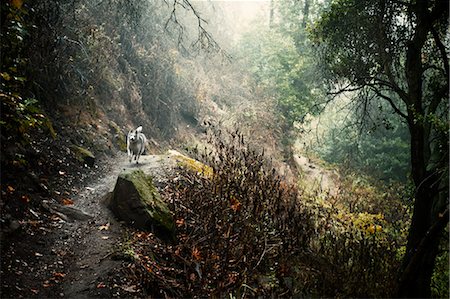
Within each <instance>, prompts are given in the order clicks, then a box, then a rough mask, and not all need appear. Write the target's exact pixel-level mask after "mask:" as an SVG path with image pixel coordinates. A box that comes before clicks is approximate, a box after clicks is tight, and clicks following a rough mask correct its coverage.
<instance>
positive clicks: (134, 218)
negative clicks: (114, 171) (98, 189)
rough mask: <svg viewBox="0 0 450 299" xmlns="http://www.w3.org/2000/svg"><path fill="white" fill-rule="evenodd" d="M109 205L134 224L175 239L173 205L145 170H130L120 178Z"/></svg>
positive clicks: (169, 238) (161, 235) (114, 211)
mask: <svg viewBox="0 0 450 299" xmlns="http://www.w3.org/2000/svg"><path fill="white" fill-rule="evenodd" d="M109 208H110V209H111V210H112V211H113V213H114V214H115V215H116V217H118V218H119V219H121V220H124V221H126V222H128V223H129V224H131V225H132V226H134V227H136V228H138V229H142V230H150V231H153V232H154V233H155V234H156V235H157V236H159V237H160V238H162V239H164V240H173V239H174V235H175V233H174V232H175V223H174V221H173V217H172V215H171V213H170V210H169V208H168V207H167V205H166V204H165V203H164V201H163V200H162V199H161V196H160V195H159V193H158V191H157V190H156V188H155V186H154V185H153V182H152V178H151V176H149V175H146V174H145V173H144V172H143V171H142V170H133V169H126V170H124V171H123V172H122V173H121V174H120V175H119V177H118V179H117V182H116V186H115V187H114V191H113V194H112V197H111V201H110V203H109Z"/></svg>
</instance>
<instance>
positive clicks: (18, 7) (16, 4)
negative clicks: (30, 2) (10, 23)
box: [11, 0, 23, 9]
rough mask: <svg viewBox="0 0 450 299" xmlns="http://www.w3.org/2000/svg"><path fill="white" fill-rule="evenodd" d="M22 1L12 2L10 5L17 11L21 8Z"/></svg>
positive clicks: (13, 0)
mask: <svg viewBox="0 0 450 299" xmlns="http://www.w3.org/2000/svg"><path fill="white" fill-rule="evenodd" d="M22 4H23V0H12V1H11V5H12V6H14V7H15V8H17V9H20V8H21V7H22Z"/></svg>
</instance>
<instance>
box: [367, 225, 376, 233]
mask: <svg viewBox="0 0 450 299" xmlns="http://www.w3.org/2000/svg"><path fill="white" fill-rule="evenodd" d="M367 232H369V233H371V234H374V233H375V225H373V224H372V225H371V226H369V227H368V228H367Z"/></svg>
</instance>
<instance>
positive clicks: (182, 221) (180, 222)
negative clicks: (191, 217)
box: [175, 218, 184, 227]
mask: <svg viewBox="0 0 450 299" xmlns="http://www.w3.org/2000/svg"><path fill="white" fill-rule="evenodd" d="M175 223H176V225H177V227H180V226H183V225H184V219H183V218H180V219H178V220H177V221H175Z"/></svg>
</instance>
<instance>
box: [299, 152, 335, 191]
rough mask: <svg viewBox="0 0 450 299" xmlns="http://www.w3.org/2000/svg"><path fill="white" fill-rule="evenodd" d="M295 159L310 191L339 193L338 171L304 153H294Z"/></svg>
mask: <svg viewBox="0 0 450 299" xmlns="http://www.w3.org/2000/svg"><path fill="white" fill-rule="evenodd" d="M294 161H295V163H296V164H297V167H298V168H299V170H300V172H301V176H302V180H303V182H304V183H303V184H304V185H305V187H306V188H307V190H308V191H311V192H317V191H318V192H325V193H329V194H330V195H331V196H336V195H337V194H338V192H339V187H338V185H337V183H336V182H337V179H338V175H337V173H335V172H333V171H331V170H327V169H324V168H323V167H321V166H319V165H318V164H316V163H314V162H313V161H311V160H310V159H309V158H307V157H305V156H302V155H294Z"/></svg>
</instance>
